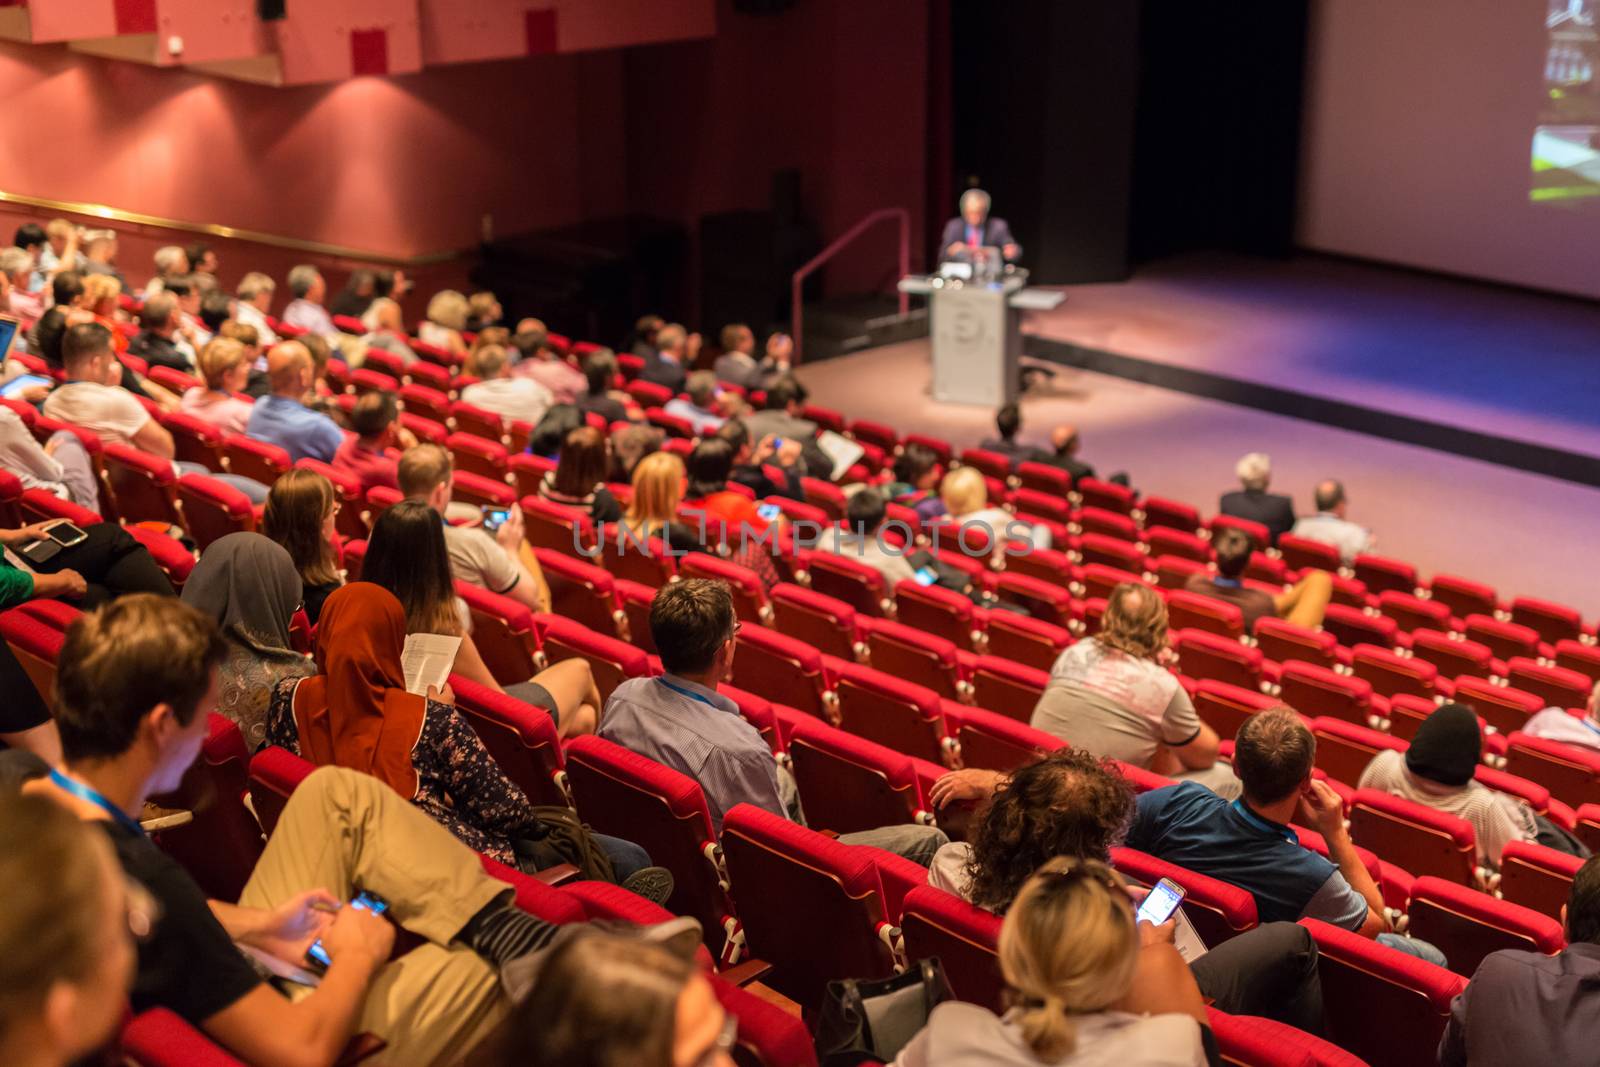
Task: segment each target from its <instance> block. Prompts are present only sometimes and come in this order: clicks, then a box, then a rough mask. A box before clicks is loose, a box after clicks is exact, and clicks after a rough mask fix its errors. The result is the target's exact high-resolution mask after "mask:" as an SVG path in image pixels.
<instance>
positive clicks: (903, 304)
mask: <svg viewBox="0 0 1600 1067" xmlns="http://www.w3.org/2000/svg"><path fill="white" fill-rule="evenodd" d="M882 219H894V220H896V221H897V222H899V223H900V277H902V278H904V277H905V276H906V275H907V274H909V273H911V212H909V211H907V210H906V209H905V208H903V207H881V208H879V209H878V210H876V211H874V212H871V213H870V214H868V215H867V216H866V217H865V218H863V219H862V220H861V221H860V222H858V223H856V224H855V225H854V226H852V227H850V228H849V229H848V230H846V231H845V232H844V234H843V236H841V237H839V238H838V239H837V240H835V241H834V242H833V243H832V244H830V245H829V246H828V247H827V248H824V249H823V250H822V251H821V252H818V253H817V254H816V255H815V256H812V257H811V259H810V261H809V262H807V263H806V265H805V266H803V267H801V268H800V269H799V270H797V271H795V272H794V276H793V278H792V279H791V280H790V283H791V295H790V299H791V300H792V304H791V306H790V311H789V334H790V336H792V337H793V338H794V361H795V362H796V363H798V362H800V360H801V359H803V358H804V356H805V347H804V345H803V344H802V342H803V340H804V334H803V333H802V332H801V331H802V329H803V326H802V323H801V316H802V314H803V313H804V310H805V303H804V301H803V299H802V297H801V294H800V287H801V285H802V284H803V283H804V282H805V280H806V278H807V277H808V276H809V275H810V274H812V273H813V272H814V271H816V269H817V268H818V267H820V266H822V265H823V264H824V263H826V262H827V261H828V260H830V259H832V258H833V257H834V255H835V254H837V253H838V252H841V251H843V250H844V247H845V246H846V245H848V244H850V242H852V241H854V240H855V239H856V238H857V237H859V236H861V234H862V233H864V232H866V231H867V230H869V229H871V228H872V227H873V226H874V225H875V224H876V223H877V222H879V221H880V220H882ZM899 296H900V314H902V315H904V314H906V313H907V312H909V311H910V310H911V297H910V296H909V295H907V294H906V293H904V292H902V293H900V294H899Z"/></svg>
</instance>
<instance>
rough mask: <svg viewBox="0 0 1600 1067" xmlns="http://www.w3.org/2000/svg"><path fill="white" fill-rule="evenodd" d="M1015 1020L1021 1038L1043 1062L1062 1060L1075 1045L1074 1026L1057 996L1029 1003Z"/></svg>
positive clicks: (1076, 1032)
mask: <svg viewBox="0 0 1600 1067" xmlns="http://www.w3.org/2000/svg"><path fill="white" fill-rule="evenodd" d="M1017 1022H1018V1024H1019V1025H1020V1026H1021V1027H1022V1040H1024V1041H1026V1042H1027V1043H1028V1047H1029V1048H1031V1049H1032V1050H1033V1054H1034V1055H1035V1056H1037V1057H1039V1058H1040V1059H1041V1060H1044V1061H1046V1062H1051V1061H1054V1060H1059V1059H1065V1058H1066V1057H1067V1056H1070V1055H1071V1054H1072V1053H1073V1051H1074V1050H1075V1049H1076V1048H1077V1046H1078V1027H1077V1025H1076V1024H1075V1023H1074V1022H1073V1021H1072V1016H1070V1015H1068V1014H1067V1006H1066V1004H1064V1003H1063V1002H1062V1000H1061V998H1060V997H1058V996H1055V995H1050V996H1047V997H1045V998H1044V999H1043V1000H1036V1001H1032V1002H1030V1004H1029V1006H1027V1007H1024V1008H1023V1009H1022V1013H1021V1015H1020V1016H1019V1017H1018V1019H1017Z"/></svg>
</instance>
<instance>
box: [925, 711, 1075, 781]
mask: <svg viewBox="0 0 1600 1067" xmlns="http://www.w3.org/2000/svg"><path fill="white" fill-rule="evenodd" d="M944 721H945V728H946V729H948V730H949V731H950V736H952V737H954V738H955V739H956V742H957V743H958V744H959V745H960V746H961V763H962V766H964V767H984V768H987V769H989V770H993V771H1013V770H1016V769H1017V768H1018V767H1021V766H1023V765H1024V764H1028V763H1032V762H1034V761H1035V760H1037V759H1038V758H1039V757H1040V756H1042V755H1045V754H1046V753H1049V752H1054V751H1055V750H1056V749H1058V748H1064V747H1066V742H1065V741H1063V740H1061V739H1060V738H1059V737H1056V736H1055V735H1054V734H1047V733H1045V732H1044V731H1043V730H1035V729H1034V728H1033V727H1031V726H1027V725H1024V724H1023V723H1020V722H1018V721H1016V720H1015V719H1012V718H1010V717H1008V716H1005V715H997V714H995V713H994V712H992V711H985V710H983V709H982V708H956V707H951V706H949V705H946V706H945V709H944Z"/></svg>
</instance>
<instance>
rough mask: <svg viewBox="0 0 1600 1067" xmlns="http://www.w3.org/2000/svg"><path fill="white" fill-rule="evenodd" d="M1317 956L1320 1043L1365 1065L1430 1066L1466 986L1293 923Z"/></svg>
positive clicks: (1321, 926)
mask: <svg viewBox="0 0 1600 1067" xmlns="http://www.w3.org/2000/svg"><path fill="white" fill-rule="evenodd" d="M1300 925H1301V926H1304V927H1305V928H1306V929H1308V930H1310V931H1311V936H1312V938H1313V939H1315V941H1316V943H1317V950H1318V952H1319V954H1320V957H1319V959H1318V961H1317V970H1318V972H1319V974H1320V976H1321V978H1322V998H1323V1005H1324V1009H1325V1011H1324V1014H1325V1018H1326V1020H1327V1026H1328V1037H1329V1039H1330V1040H1332V1041H1334V1042H1335V1043H1336V1044H1338V1045H1339V1046H1340V1047H1341V1048H1345V1049H1348V1050H1350V1051H1351V1052H1353V1053H1354V1054H1355V1055H1357V1056H1359V1057H1360V1058H1361V1059H1363V1060H1365V1061H1367V1063H1368V1064H1370V1065H1371V1067H1415V1065H1416V1064H1419V1063H1432V1062H1434V1060H1435V1057H1436V1054H1437V1051H1438V1048H1439V1038H1440V1037H1441V1036H1443V1034H1444V1027H1445V1023H1446V1022H1447V1021H1448V1019H1449V1017H1450V1001H1451V1000H1452V999H1453V998H1454V997H1455V995H1456V994H1457V993H1459V992H1461V990H1462V989H1464V988H1466V984H1467V980H1466V979H1465V978H1463V977H1461V976H1460V975H1458V974H1454V973H1452V972H1450V971H1447V970H1445V969H1444V968H1443V967H1436V966H1434V965H1433V964H1431V963H1427V962H1425V961H1423V960H1420V959H1418V958H1417V957H1415V956H1411V955H1408V954H1406V953H1404V952H1400V951H1398V950H1396V949H1392V948H1388V947H1385V946H1383V945H1379V944H1377V943H1376V942H1374V941H1371V940H1368V939H1367V938H1365V937H1361V936H1360V935H1359V934H1353V933H1351V932H1350V931H1348V930H1341V929H1339V928H1338V927H1336V926H1330V925H1329V924H1328V923H1325V922H1321V921H1319V920H1317V919H1301V920H1300Z"/></svg>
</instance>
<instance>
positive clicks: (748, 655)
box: [728, 625, 832, 718]
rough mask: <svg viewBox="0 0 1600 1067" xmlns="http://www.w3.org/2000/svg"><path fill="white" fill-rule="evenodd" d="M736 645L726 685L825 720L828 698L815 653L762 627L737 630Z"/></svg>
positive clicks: (826, 684)
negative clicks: (730, 684) (728, 682)
mask: <svg viewBox="0 0 1600 1067" xmlns="http://www.w3.org/2000/svg"><path fill="white" fill-rule="evenodd" d="M737 642H738V649H737V653H736V654H735V655H734V657H733V673H732V674H731V675H730V676H729V678H728V681H730V682H732V683H733V684H734V685H736V686H738V687H739V688H740V689H748V690H749V691H750V692H752V693H758V694H760V695H761V696H764V697H766V698H767V699H768V700H771V701H774V702H776V703H779V704H785V705H788V706H789V707H792V708H797V709H798V710H800V711H803V712H806V713H807V714H810V715H815V716H817V717H818V718H826V717H827V715H828V712H829V711H830V710H831V706H832V698H831V696H828V695H827V694H828V691H829V690H828V683H827V680H826V679H825V678H824V677H823V673H822V656H821V654H820V653H818V652H817V650H816V649H814V648H811V647H810V646H808V645H806V644H805V643H803V642H801V641H796V640H794V639H793V638H791V637H787V636H785V635H783V634H780V633H778V632H776V631H774V630H768V629H766V628H765V627H762V626H748V625H746V626H741V627H740V629H739V636H738V639H737Z"/></svg>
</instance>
